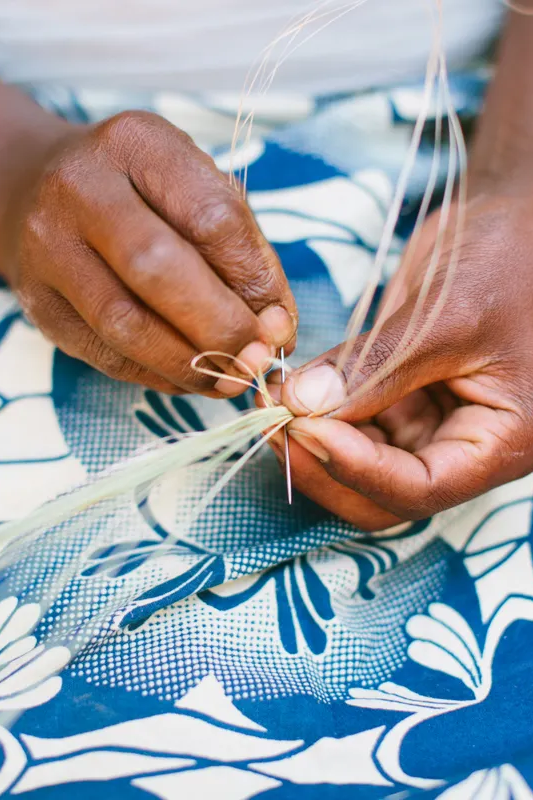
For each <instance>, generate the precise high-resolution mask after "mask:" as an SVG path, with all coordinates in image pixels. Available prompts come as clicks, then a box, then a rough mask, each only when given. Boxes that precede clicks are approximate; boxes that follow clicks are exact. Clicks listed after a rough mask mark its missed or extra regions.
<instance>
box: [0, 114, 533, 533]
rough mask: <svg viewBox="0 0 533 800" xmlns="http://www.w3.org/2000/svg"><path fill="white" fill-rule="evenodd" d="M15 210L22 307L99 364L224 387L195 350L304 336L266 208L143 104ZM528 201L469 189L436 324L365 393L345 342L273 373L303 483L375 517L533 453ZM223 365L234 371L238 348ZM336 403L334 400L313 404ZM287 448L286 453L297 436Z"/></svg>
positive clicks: (187, 386) (14, 269) (422, 254)
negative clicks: (258, 212)
mask: <svg viewBox="0 0 533 800" xmlns="http://www.w3.org/2000/svg"><path fill="white" fill-rule="evenodd" d="M11 206H12V211H11V217H12V219H13V224H11V225H10V231H11V233H10V235H9V236H8V237H7V240H6V241H5V242H3V243H2V246H3V249H4V252H3V261H4V263H6V264H7V265H8V270H7V271H8V276H9V279H10V282H11V283H12V285H13V287H14V288H15V289H16V291H17V293H18V295H19V297H20V299H21V302H22V305H23V308H24V309H25V311H26V313H27V314H28V316H29V317H30V319H32V320H33V321H34V322H35V323H36V324H37V325H38V326H39V327H40V328H41V330H42V331H43V332H44V333H45V335H47V336H48V337H49V338H50V339H52V340H53V341H54V342H55V343H56V344H57V345H58V346H59V347H60V348H61V349H63V350H64V351H66V352H67V353H68V354H70V355H72V356H74V357H77V358H81V359H83V360H84V361H87V362H88V363H89V364H91V365H92V366H95V367H96V368H98V369H99V370H101V371H102V372H104V373H106V374H108V375H110V376H112V377H114V378H119V379H121V380H127V381H134V382H139V383H143V384H145V385H147V386H150V387H152V388H154V389H157V390H160V391H165V392H173V393H186V392H201V393H203V394H206V395H209V396H212V397H220V396H223V395H226V396H228V395H232V394H238V393H239V387H238V386H236V385H235V384H234V383H233V382H231V381H227V380H225V379H224V378H222V379H221V380H219V381H218V382H216V380H215V379H211V378H209V377H206V376H204V375H199V374H198V373H196V372H194V371H193V370H192V369H191V366H190V364H191V360H192V358H193V357H194V356H195V355H196V354H197V353H199V352H202V351H205V350H221V351H224V352H227V353H229V354H231V355H236V356H238V357H239V358H241V359H242V360H244V361H245V362H246V363H247V364H248V365H249V366H250V367H251V368H252V369H253V370H257V369H258V368H260V367H261V366H263V364H264V363H265V362H266V361H267V360H268V358H269V356H270V355H273V354H274V353H275V351H276V350H277V349H278V348H279V347H280V346H285V348H286V352H288V353H290V352H291V350H292V349H293V348H294V344H295V339H296V327H297V313H296V308H295V303H294V299H293V297H292V295H291V292H290V290H289V288H288V285H287V282H286V279H285V276H284V274H283V271H282V269H281V266H280V264H279V262H278V260H277V258H276V256H275V255H274V253H273V251H272V250H271V248H270V247H269V245H268V244H267V243H266V241H265V240H264V238H263V236H262V235H261V233H260V231H259V229H258V227H257V225H256V223H255V221H254V219H253V216H252V214H251V212H250V211H249V209H248V208H247V206H246V204H245V203H244V202H243V201H242V200H241V199H240V197H239V195H238V193H237V192H235V191H234V190H232V189H231V188H230V186H229V184H228V181H227V178H225V177H224V176H222V175H221V174H220V173H219V172H218V171H217V170H216V168H215V166H214V164H213V162H212V161H211V160H210V159H209V158H208V157H207V156H205V155H204V154H202V153H201V152H200V151H199V150H198V149H197V148H196V147H195V146H194V144H193V143H192V142H191V140H190V139H189V138H188V137H187V136H186V135H185V134H183V133H182V132H180V131H178V130H177V129H176V128H174V127H173V126H171V125H170V124H168V123H166V122H164V121H163V120H162V119H160V118H159V117H156V116H154V115H150V114H143V113H128V114H121V115H119V116H118V117H115V118H113V119H111V120H109V121H107V122H105V123H103V124H101V125H98V126H94V127H90V128H84V129H72V131H71V132H70V133H69V134H68V135H65V136H63V137H62V138H61V141H59V142H58V143H57V146H56V147H53V148H51V149H50V150H49V151H48V153H47V156H46V158H45V159H43V161H42V163H41V164H40V165H39V167H38V168H37V169H35V170H34V174H33V176H32V180H31V181H29V182H28V183H26V184H25V185H24V186H22V187H21V190H20V192H19V193H18V194H16V195H15V196H14V197H13V198H12V203H11ZM529 217H530V203H529V200H528V198H527V197H526V196H522V195H513V193H512V191H511V190H510V189H509V187H504V186H500V185H498V184H496V183H495V184H494V185H493V186H491V187H490V190H488V191H485V192H484V193H483V194H478V195H476V196H474V197H472V199H471V200H470V201H469V205H468V209H467V224H466V233H465V236H464V239H463V243H462V249H461V253H460V260H459V267H458V270H457V274H456V278H455V281H454V284H453V286H452V291H451V295H450V296H449V298H448V301H447V303H446V307H445V309H444V311H443V313H442V314H441V316H440V318H439V320H438V322H437V323H436V324H435V326H434V327H433V330H432V331H431V332H430V333H429V334H428V335H427V336H426V337H425V339H424V341H423V342H422V343H421V345H420V346H419V347H418V349H417V350H416V351H415V352H414V353H413V354H412V355H411V356H410V358H409V359H408V361H407V362H406V363H405V364H404V365H403V366H402V367H401V369H400V370H398V371H396V372H395V373H394V374H393V375H391V376H390V377H389V378H388V379H386V380H385V381H383V382H381V383H380V384H379V385H378V386H376V387H375V388H374V389H371V390H370V391H368V392H366V393H364V394H362V395H359V396H358V397H357V400H356V401H351V400H350V397H349V394H348V392H347V390H346V376H347V375H348V374H349V373H350V372H351V370H352V368H353V363H354V361H353V359H352V360H351V362H349V363H348V364H347V365H346V367H345V370H344V373H343V374H341V375H340V376H339V375H338V374H337V373H336V372H335V371H334V369H333V366H334V365H335V364H336V361H337V358H336V351H335V350H333V351H331V352H329V353H326V354H324V355H322V356H320V357H319V358H317V359H315V360H314V361H313V362H311V363H310V364H308V365H306V366H305V367H304V368H302V369H301V370H299V371H297V372H296V373H293V374H292V375H291V376H290V378H289V380H288V381H287V383H286V384H285V385H284V386H283V388H281V387H279V386H278V387H276V386H274V387H273V388H272V391H273V392H274V393H276V392H277V395H278V397H279V399H280V401H281V402H283V403H284V404H285V405H287V406H288V407H289V408H290V409H291V410H292V411H293V412H294V413H295V414H296V415H297V416H299V417H300V418H299V419H297V420H295V421H294V422H293V423H291V426H290V433H291V467H292V475H293V481H294V485H295V487H296V488H298V489H299V490H300V491H302V492H303V493H304V494H306V495H308V496H309V497H311V498H312V499H313V500H315V501H316V502H318V503H320V504H321V505H323V506H324V507H326V508H328V509H329V510H331V511H332V512H334V513H336V514H338V515H340V516H341V517H343V518H345V519H347V520H349V521H350V522H352V523H353V524H355V525H357V526H359V527H360V528H362V529H365V530H378V529H381V528H387V527H390V526H392V525H395V524H397V523H398V522H400V521H405V520H411V519H418V518H423V517H426V516H429V515H431V514H433V513H435V512H437V511H441V510H443V509H445V508H448V507H451V506H454V505H457V504H459V503H463V502H465V501H467V500H469V499H471V498H472V497H474V496H476V495H479V494H481V493H483V492H485V491H486V490H488V489H489V488H491V487H493V486H496V485H499V484H501V483H504V482H506V481H509V480H512V479H515V478H518V477H520V476H522V475H524V474H527V473H528V472H530V471H531V470H532V469H533V413H532V412H533V398H532V392H533V314H532V313H531V311H532V308H531V306H532V299H533V272H532V270H531V264H530V261H531V245H533V235H532V234H531V233H529V230H528V226H529ZM434 235H435V222H434V220H431V219H430V220H428V222H427V223H426V228H425V230H424V235H423V236H422V238H421V241H420V247H419V249H418V253H417V254H416V257H415V260H414V262H413V264H412V265H411V267H413V266H414V268H410V269H409V270H408V271H406V277H405V280H404V286H403V297H402V303H401V304H400V305H399V307H398V308H396V310H395V311H394V313H393V314H392V315H391V316H390V317H389V319H388V321H387V323H386V325H385V327H384V329H383V330H382V332H381V335H380V336H379V338H378V340H377V341H376V342H375V344H374V346H373V348H372V350H371V352H370V354H369V357H368V358H367V362H366V366H365V369H364V375H365V376H368V375H369V374H371V373H372V372H373V371H374V370H375V369H378V368H379V367H380V366H381V365H382V364H383V362H384V360H385V359H386V358H388V357H389V356H390V355H391V354H392V353H394V351H395V349H396V347H397V344H398V342H399V341H400V339H401V337H402V334H403V332H404V331H405V328H406V325H407V323H408V320H409V317H410V314H411V311H412V308H413V305H414V303H415V301H416V292H417V287H418V284H417V281H418V280H419V277H420V274H421V273H422V272H423V267H424V261H425V259H426V257H427V253H428V252H429V251H430V250H431V245H432V243H433V240H434ZM445 267H446V251H445V252H444V255H443V263H442V267H441V270H442V271H443V270H444V268H445ZM439 285H440V281H439V279H438V278H437V280H436V281H435V288H434V289H433V290H432V291H433V293H435V292H436V291H438V290H439ZM434 299H435V294H433V296H432V297H430V300H429V302H430V303H431V302H432V301H434ZM363 342H364V337H362V339H361V341H360V342H359V343H358V346H357V347H356V349H355V353H354V358H356V356H357V352H359V351H360V349H361V347H362V346H363ZM214 366H215V367H217V368H219V369H222V370H224V371H226V372H227V373H229V374H232V373H233V374H236V373H235V372H234V367H233V366H232V365H231V364H230V363H228V362H225V361H224V360H223V359H221V360H216V364H214ZM321 403H325V404H326V405H327V406H328V407H329V408H331V407H337V411H335V412H334V413H333V414H330V415H329V416H328V417H327V418H312V419H307V418H306V416H307V414H308V413H309V412H310V411H319V410H320V404H321ZM273 447H274V450H275V452H276V454H277V455H278V458H279V459H280V460H282V459H283V448H282V447H281V442H280V441H279V440H278V441H277V442H276V441H274V442H273Z"/></svg>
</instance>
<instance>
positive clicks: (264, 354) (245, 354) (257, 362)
mask: <svg viewBox="0 0 533 800" xmlns="http://www.w3.org/2000/svg"><path fill="white" fill-rule="evenodd" d="M272 355H273V353H272V351H271V349H270V348H269V347H267V345H266V344H263V342H252V343H251V344H247V345H246V347H243V349H242V350H241V352H240V353H239V354H238V356H237V358H238V359H239V361H243V362H244V363H245V364H246V366H247V367H249V368H250V369H251V370H252V372H253V373H254V375H257V373H258V372H259V370H263V372H264V371H265V370H267V369H268V368H269V367H270V365H271V363H272ZM238 366H239V365H238V364H237V369H238ZM239 371H240V370H239Z"/></svg>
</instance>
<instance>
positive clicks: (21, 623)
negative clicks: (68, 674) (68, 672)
mask: <svg viewBox="0 0 533 800" xmlns="http://www.w3.org/2000/svg"><path fill="white" fill-rule="evenodd" d="M40 616H41V608H40V606H39V604H38V603H28V604H26V605H23V606H19V604H18V600H17V598H16V597H7V598H6V599H5V600H2V601H1V602H0V711H13V710H22V709H26V708H33V707H34V706H40V705H42V704H43V703H47V702H48V700H51V698H52V697H54V696H55V695H56V694H57V693H58V692H59V690H60V688H61V682H62V680H61V678H60V677H59V675H57V673H58V672H59V671H60V670H61V669H62V668H63V667H64V666H65V665H66V664H67V663H68V662H69V660H70V652H69V650H68V649H67V648H66V647H50V648H47V647H46V646H45V645H43V644H40V645H38V644H37V640H36V638H35V636H32V635H30V632H31V631H32V630H33V628H34V627H35V625H36V624H37V622H38V621H39V618H40Z"/></svg>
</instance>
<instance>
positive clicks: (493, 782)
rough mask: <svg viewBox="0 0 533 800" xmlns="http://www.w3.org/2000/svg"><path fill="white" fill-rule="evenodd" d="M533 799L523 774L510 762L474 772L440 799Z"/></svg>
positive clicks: (446, 791)
mask: <svg viewBox="0 0 533 800" xmlns="http://www.w3.org/2000/svg"><path fill="white" fill-rule="evenodd" d="M466 797H475V798H476V800H533V792H532V791H531V789H530V787H529V786H528V784H527V783H526V781H525V780H524V778H523V777H522V775H521V774H520V773H519V772H518V770H516V769H515V768H514V767H513V766H511V765H510V764H504V765H503V766H502V767H498V768H496V769H481V770H479V771H478V772H473V773H472V775H469V777H468V778H466V779H465V780H464V781H461V782H460V783H456V784H454V785H453V786H450V787H449V788H448V789H446V790H445V791H444V792H442V794H440V795H439V800H464V799H465V798H466Z"/></svg>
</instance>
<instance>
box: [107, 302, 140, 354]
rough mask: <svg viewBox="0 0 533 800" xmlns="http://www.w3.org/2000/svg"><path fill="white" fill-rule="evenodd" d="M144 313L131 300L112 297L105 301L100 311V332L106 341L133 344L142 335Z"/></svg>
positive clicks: (116, 343)
mask: <svg viewBox="0 0 533 800" xmlns="http://www.w3.org/2000/svg"><path fill="white" fill-rule="evenodd" d="M144 323H145V320H144V314H143V313H142V311H141V309H140V308H139V307H138V306H137V305H136V304H135V303H134V302H132V301H130V300H123V299H119V300H116V299H112V300H107V301H106V302H105V303H103V304H102V305H101V307H100V309H99V312H98V321H97V328H98V333H99V335H100V336H101V337H102V339H103V340H104V341H107V342H111V343H113V344H115V345H119V346H120V345H123V344H131V342H132V341H135V339H136V338H137V337H138V336H140V335H142V333H143V332H144V328H145V324H144Z"/></svg>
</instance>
